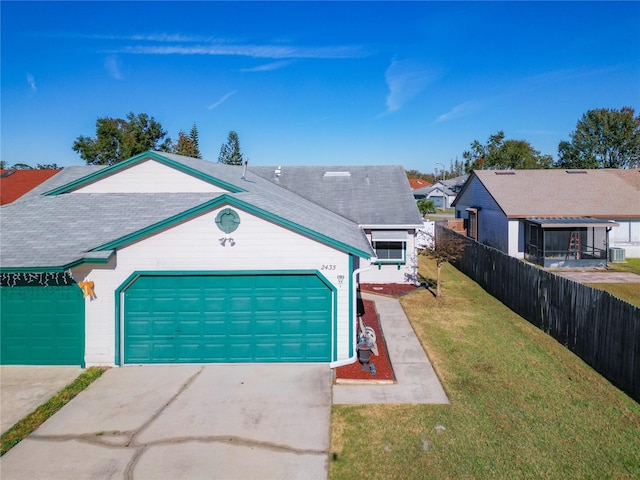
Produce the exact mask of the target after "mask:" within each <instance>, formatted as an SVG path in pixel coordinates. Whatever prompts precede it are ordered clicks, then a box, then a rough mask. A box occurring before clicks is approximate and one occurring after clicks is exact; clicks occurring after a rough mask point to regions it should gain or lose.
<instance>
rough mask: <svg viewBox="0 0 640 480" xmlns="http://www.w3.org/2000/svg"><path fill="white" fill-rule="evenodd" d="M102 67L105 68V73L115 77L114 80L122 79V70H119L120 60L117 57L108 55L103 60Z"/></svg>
mask: <svg viewBox="0 0 640 480" xmlns="http://www.w3.org/2000/svg"><path fill="white" fill-rule="evenodd" d="M104 68H105V69H106V70H107V73H108V74H109V76H110V77H111V78H115V79H116V80H122V78H123V77H122V72H121V70H120V62H119V61H118V58H117V57H115V56H113V55H110V56H108V57H107V58H106V59H105V61H104Z"/></svg>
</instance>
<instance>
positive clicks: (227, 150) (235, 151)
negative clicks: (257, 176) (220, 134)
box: [218, 130, 243, 165]
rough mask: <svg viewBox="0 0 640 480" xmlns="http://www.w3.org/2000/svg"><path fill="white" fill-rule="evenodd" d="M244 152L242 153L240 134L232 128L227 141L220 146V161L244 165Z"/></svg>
mask: <svg viewBox="0 0 640 480" xmlns="http://www.w3.org/2000/svg"><path fill="white" fill-rule="evenodd" d="M242 162H243V160H242V153H240V140H238V134H237V133H236V132H235V131H233V130H231V131H230V132H229V137H228V138H227V143H223V144H222V146H221V147H220V155H219V156H218V163H226V164H227V165H242Z"/></svg>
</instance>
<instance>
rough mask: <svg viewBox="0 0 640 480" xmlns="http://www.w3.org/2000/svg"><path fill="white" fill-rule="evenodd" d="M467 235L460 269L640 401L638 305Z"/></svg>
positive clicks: (441, 231) (447, 232)
mask: <svg viewBox="0 0 640 480" xmlns="http://www.w3.org/2000/svg"><path fill="white" fill-rule="evenodd" d="M441 235H458V236H461V237H463V238H464V239H465V243H466V248H465V250H464V253H463V254H462V256H461V257H460V258H459V259H458V260H456V261H454V262H452V263H453V264H454V266H455V267H456V268H458V270H460V271H461V272H463V273H464V274H465V275H467V276H468V277H470V278H471V279H473V280H474V281H476V282H477V283H478V284H480V285H481V286H482V288H483V289H484V290H486V291H487V292H488V293H490V294H491V295H492V296H494V297H495V298H497V299H498V300H500V301H501V302H502V303H504V304H505V305H506V306H508V307H509V308H510V309H511V310H513V311H514V312H516V313H517V314H518V315H520V316H521V317H523V318H525V319H526V320H527V321H529V322H530V323H532V324H533V325H535V326H536V327H538V328H540V329H541V330H544V331H545V332H546V333H548V334H549V335H551V336H552V337H553V338H555V339H556V340H557V341H558V342H560V343H561V344H563V345H564V346H566V347H567V348H568V349H569V350H571V351H572V352H574V353H575V354H576V355H578V356H579V357H580V358H581V359H582V360H584V361H585V362H586V363H587V364H589V365H590V366H591V367H593V368H594V369H595V370H596V371H597V372H599V373H600V374H601V375H602V376H604V377H605V378H606V379H607V380H609V381H610V382H611V383H612V384H614V385H615V386H617V387H618V388H620V389H621V390H623V391H625V392H627V393H628V394H629V395H630V396H631V397H632V398H633V399H635V400H636V401H638V402H640V308H638V307H635V306H633V305H631V304H629V303H627V302H624V301H622V300H620V299H619V298H617V297H614V296H613V295H611V294H610V293H608V292H605V291H602V290H596V289H595V288H591V287H588V286H586V285H582V284H580V283H577V282H574V281H572V280H569V279H567V278H563V277H560V276H558V275H554V274H553V273H550V272H547V271H545V270H542V269H540V268H537V267H535V266H533V265H531V264H528V263H525V262H524V261H522V260H520V259H517V258H514V257H510V256H509V255H506V254H505V253H503V252H501V251H499V250H496V249H494V248H491V247H488V246H486V245H482V244H480V243H478V242H476V241H474V240H472V239H470V238H468V237H464V236H462V235H460V234H458V233H456V232H453V231H452V230H449V229H446V228H443V225H441V224H437V225H436V242H437V240H438V237H439V236H441Z"/></svg>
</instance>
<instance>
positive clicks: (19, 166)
mask: <svg viewBox="0 0 640 480" xmlns="http://www.w3.org/2000/svg"><path fill="white" fill-rule="evenodd" d="M11 170H33V167H32V166H31V165H27V164H26V163H16V164H15V165H13V166H12V167H11Z"/></svg>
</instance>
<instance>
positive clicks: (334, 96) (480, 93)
mask: <svg viewBox="0 0 640 480" xmlns="http://www.w3.org/2000/svg"><path fill="white" fill-rule="evenodd" d="M0 8H1V22H2V24H1V27H2V33H1V35H2V38H1V40H2V45H1V54H2V57H1V58H2V60H1V62H2V65H1V66H2V71H1V80H2V84H1V89H2V91H1V93H2V98H1V100H2V106H1V114H2V117H1V121H2V124H1V140H2V144H1V154H2V160H4V161H5V162H6V163H7V164H8V165H13V164H15V163H27V164H30V165H36V164H37V163H43V164H44V163H47V164H48V163H57V164H58V165H60V166H67V165H82V164H83V161H82V159H81V158H80V156H79V155H78V154H77V153H75V152H73V150H72V149H71V146H72V145H73V142H74V140H75V139H76V138H77V137H78V136H80V135H88V136H93V135H95V122H96V120H97V118H99V117H121V118H124V117H125V116H126V114H127V113H128V112H134V113H136V114H139V113H147V114H149V115H151V116H153V117H154V118H155V119H156V120H158V121H159V122H160V123H161V124H162V125H163V127H164V128H165V129H166V130H167V131H168V133H169V136H170V137H171V138H172V139H174V140H176V139H177V137H178V131H179V130H184V131H186V132H188V131H189V130H190V129H191V126H192V125H193V123H194V122H195V123H196V125H197V127H198V131H199V135H200V150H201V153H202V154H203V157H204V158H206V159H210V160H213V161H216V160H217V158H218V154H219V152H220V146H221V145H222V144H223V143H225V142H226V140H227V135H228V133H229V131H230V130H235V131H236V132H238V136H239V139H240V145H241V149H242V152H243V154H244V155H245V157H248V158H249V159H250V165H251V164H257V165H302V164H309V165H320V164H323V165H341V164H359V165H360V164H399V165H403V166H404V167H405V168H406V169H415V170H419V171H421V172H425V173H427V172H429V173H432V172H434V170H436V169H438V170H439V169H441V168H442V166H444V167H445V168H448V167H449V165H450V162H451V161H454V160H455V159H456V158H459V159H462V153H463V152H464V151H465V150H468V149H469V146H470V144H471V142H473V141H474V140H479V141H481V142H482V143H484V142H485V141H486V140H487V139H488V137H489V136H490V135H492V134H494V133H496V132H497V131H499V130H503V131H504V132H505V135H506V138H508V139H519V140H526V141H528V142H530V143H531V145H532V146H533V147H534V148H535V149H537V150H539V151H541V152H542V153H545V154H550V155H553V156H554V158H556V156H557V147H558V143H559V142H560V141H561V140H567V139H568V138H569V135H570V133H571V132H572V131H573V130H574V129H575V126H576V123H577V121H578V120H579V119H580V117H581V116H582V114H583V113H585V112H586V111H587V110H589V109H593V108H616V109H619V108H621V107H623V106H631V107H633V108H635V109H636V111H639V110H640V2H620V3H617V2H469V3H467V2H456V1H451V2H407V3H404V2H319V3H315V2H253V3H244V2H212V1H203V2H151V1H139V2H79V1H74V2H7V1H2V3H1V7H0Z"/></svg>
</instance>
